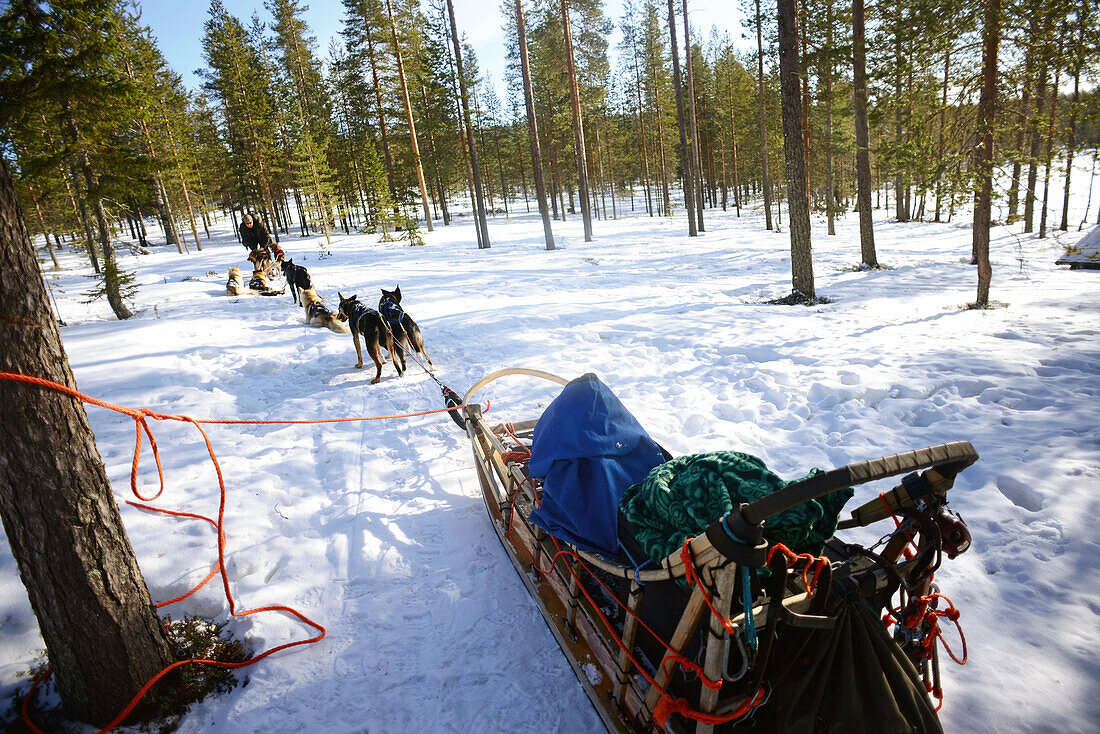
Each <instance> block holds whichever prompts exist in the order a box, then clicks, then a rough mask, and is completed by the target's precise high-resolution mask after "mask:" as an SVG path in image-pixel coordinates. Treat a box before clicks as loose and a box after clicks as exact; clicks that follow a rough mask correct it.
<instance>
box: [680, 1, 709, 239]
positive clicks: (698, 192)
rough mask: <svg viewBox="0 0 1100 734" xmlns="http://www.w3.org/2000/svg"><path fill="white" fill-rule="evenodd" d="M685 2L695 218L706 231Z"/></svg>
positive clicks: (685, 2) (686, 14) (693, 81)
mask: <svg viewBox="0 0 1100 734" xmlns="http://www.w3.org/2000/svg"><path fill="white" fill-rule="evenodd" d="M683 1H684V66H685V67H686V71H687V95H688V111H689V112H690V119H691V169H692V172H693V173H694V174H695V178H694V181H693V183H694V184H695V187H696V188H695V218H696V229H697V230H698V231H700V232H704V231H706V229H705V227H703V170H702V169H703V159H702V156H701V155H700V151H699V124H698V122H697V118H696V116H695V76H694V74H693V71H692V68H693V66H694V64H692V61H691V26H690V24H689V23H688V0H683Z"/></svg>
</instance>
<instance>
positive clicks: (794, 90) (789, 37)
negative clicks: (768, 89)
mask: <svg viewBox="0 0 1100 734" xmlns="http://www.w3.org/2000/svg"><path fill="white" fill-rule="evenodd" d="M778 10H779V15H778V18H779V73H780V88H781V91H782V105H783V147H784V150H785V152H786V166H785V168H786V172H787V201H788V211H789V212H790V225H789V226H790V230H791V281H792V285H793V293H792V296H794V297H795V298H796V299H797V300H799V301H804V302H810V303H812V302H813V301H814V299H815V298H816V294H815V293H814V272H813V256H812V252H811V249H810V202H809V194H808V191H807V187H806V149H805V146H804V138H803V130H802V122H801V104H800V102H801V100H800V99H799V89H798V86H799V85H798V79H799V56H798V27H797V23H796V21H795V8H794V0H779V7H778Z"/></svg>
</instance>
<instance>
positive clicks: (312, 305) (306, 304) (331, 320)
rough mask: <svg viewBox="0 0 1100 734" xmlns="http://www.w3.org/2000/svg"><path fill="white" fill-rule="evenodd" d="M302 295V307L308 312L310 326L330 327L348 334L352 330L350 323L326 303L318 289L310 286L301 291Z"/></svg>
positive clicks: (340, 332)
mask: <svg viewBox="0 0 1100 734" xmlns="http://www.w3.org/2000/svg"><path fill="white" fill-rule="evenodd" d="M300 297H301V299H302V307H303V309H305V312H306V323H308V324H309V325H310V326H318V327H323V328H326V329H330V330H331V331H334V332H336V333H337V334H347V333H348V332H349V331H350V329H349V328H348V325H347V324H345V323H344V322H343V321H341V320H340V319H339V317H337V315H336V314H335V313H333V312H332V309H330V308H329V307H328V306H326V305H325V301H324V299H323V298H321V296H320V295H319V294H318V293H317V290H316V289H314V288H308V289H306V290H304V291H302V292H301V294H300Z"/></svg>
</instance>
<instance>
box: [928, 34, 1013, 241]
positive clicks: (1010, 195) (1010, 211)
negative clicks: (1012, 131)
mask: <svg viewBox="0 0 1100 734" xmlns="http://www.w3.org/2000/svg"><path fill="white" fill-rule="evenodd" d="M1031 26H1032V29H1033V30H1034V27H1035V20H1034V16H1032V23H1031ZM1034 66H1035V49H1034V47H1033V46H1032V45H1030V44H1029V45H1028V48H1027V51H1026V58H1025V61H1024V79H1023V92H1022V93H1021V95H1020V122H1019V126H1018V127H1017V128H1016V148H1015V154H1014V155H1013V161H1012V179H1011V181H1010V183H1009V185H1008V217H1007V219H1006V223H1008V224H1015V223H1016V221H1017V220H1018V219H1019V218H1020V217H1019V214H1018V213H1017V209H1018V207H1019V199H1020V169H1021V167H1022V166H1023V157H1024V143H1025V142H1026V140H1027V128H1028V123H1029V122H1030V115H1031V78H1032V76H1034ZM945 85H946V82H945Z"/></svg>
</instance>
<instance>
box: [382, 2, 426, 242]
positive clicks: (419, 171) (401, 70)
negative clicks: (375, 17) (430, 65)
mask: <svg viewBox="0 0 1100 734" xmlns="http://www.w3.org/2000/svg"><path fill="white" fill-rule="evenodd" d="M386 13H387V15H389V17H390V33H391V35H392V36H393V55H394V56H395V57H396V58H397V78H398V79H400V80H401V94H402V95H403V96H404V100H405V116H406V117H407V118H408V120H409V137H410V138H411V139H412V154H413V161H414V162H415V163H416V180H417V182H418V183H419V184H420V203H421V205H422V206H423V208H424V224H425V225H426V226H427V228H428V231H429V232H431V231H433V230H434V227H432V213H431V210H430V209H429V208H428V187H427V186H425V185H424V166H423V165H422V164H421V163H420V145H419V144H418V143H417V141H416V122H414V121H413V113H412V103H411V102H409V86H408V85H407V84H406V83H405V63H404V61H403V60H402V58H401V46H400V45H399V44H398V43H397V25H396V24H395V23H394V22H393V5H392V3H391V2H390V0H386Z"/></svg>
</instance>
